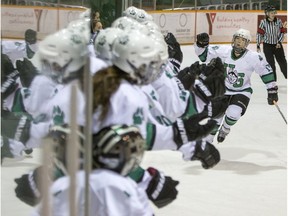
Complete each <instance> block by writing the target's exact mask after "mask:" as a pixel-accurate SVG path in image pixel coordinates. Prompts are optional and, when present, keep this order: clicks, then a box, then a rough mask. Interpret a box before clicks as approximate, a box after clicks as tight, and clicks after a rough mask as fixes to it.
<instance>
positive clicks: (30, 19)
mask: <svg viewBox="0 0 288 216" xmlns="http://www.w3.org/2000/svg"><path fill="white" fill-rule="evenodd" d="M83 11H84V9H78V8H77V9H74V8H69V9H68V8H59V9H57V8H49V7H28V6H2V8H1V19H2V21H1V24H2V26H1V27H2V28H1V36H2V38H16V39H22V38H23V36H24V32H25V31H26V29H33V30H35V31H37V37H38V39H42V38H43V37H45V36H46V35H48V34H50V33H53V32H55V31H57V30H58V29H61V28H64V27H66V26H67V24H68V23H69V22H70V21H72V20H75V19H77V18H78V17H79V15H80V13H82V12H83Z"/></svg>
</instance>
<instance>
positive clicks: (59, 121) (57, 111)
mask: <svg viewBox="0 0 288 216" xmlns="http://www.w3.org/2000/svg"><path fill="white" fill-rule="evenodd" d="M64 116H65V114H64V112H63V111H62V110H61V108H60V107H59V106H54V107H53V113H52V118H53V123H54V124H55V125H63V124H64Z"/></svg>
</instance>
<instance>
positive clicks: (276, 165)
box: [1, 44, 287, 216]
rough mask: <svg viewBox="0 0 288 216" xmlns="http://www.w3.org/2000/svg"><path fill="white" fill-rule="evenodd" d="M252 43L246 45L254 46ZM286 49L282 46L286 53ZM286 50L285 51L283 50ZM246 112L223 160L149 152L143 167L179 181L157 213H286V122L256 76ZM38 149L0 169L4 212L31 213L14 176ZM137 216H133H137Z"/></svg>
mask: <svg viewBox="0 0 288 216" xmlns="http://www.w3.org/2000/svg"><path fill="white" fill-rule="evenodd" d="M255 47H256V46H255V44H251V45H250V46H249V48H251V49H252V50H255ZM182 50H183V53H184V60H183V64H182V66H183V67H184V66H188V65H190V64H191V63H193V62H194V61H197V60H198V59H197V57H196V56H195V53H194V50H193V47H192V46H182ZM286 51H287V48H286V46H285V52H286ZM286 53H287V52H286ZM277 69H278V86H279V102H278V105H279V107H280V109H281V110H282V112H283V113H284V115H285V117H286V116H287V83H286V80H285V79H284V77H283V75H282V74H281V72H280V71H279V67H278V66H277ZM252 87H253V90H254V93H253V95H252V98H251V101H250V104H249V107H248V109H247V112H246V114H245V115H244V116H243V117H242V118H241V119H240V120H239V121H238V122H237V124H236V125H234V126H233V127H232V129H231V132H230V134H229V135H228V137H227V138H226V140H225V141H224V143H221V144H215V145H216V147H217V148H218V149H219V151H220V153H221V158H222V160H221V162H220V163H219V164H218V165H217V166H216V167H214V168H213V169H209V170H204V169H203V168H202V167H201V165H200V163H199V162H195V161H194V162H184V161H183V160H182V158H181V154H180V153H179V152H176V151H155V152H147V153H146V154H145V157H144V161H143V166H144V167H148V166H154V167H156V168H158V169H160V170H162V171H164V173H165V174H166V175H171V176H173V178H174V179H177V180H179V181H180V184H179V186H178V190H179V194H178V197H177V200H176V201H174V202H173V203H172V204H170V205H169V206H167V207H164V208H162V209H156V208H155V215H156V216H194V215H195V216H196V215H197V216H255V215H257V216H260V215H261V216H286V215H287V125H286V124H285V123H284V121H283V119H282V117H281V116H280V114H279V112H278V111H277V109H276V107H275V106H269V105H268V104H267V99H266V98H267V91H266V89H265V86H264V84H263V83H262V81H261V80H260V78H259V77H258V75H256V74H254V75H253V77H252ZM39 158H40V150H39V149H36V150H35V151H34V152H33V157H32V158H29V157H27V158H25V159H24V160H21V161H15V160H5V161H4V163H3V164H2V169H1V172H2V173H1V175H2V176H1V181H2V182H1V187H2V188H1V205H2V211H1V213H2V214H1V215H3V216H24V215H29V213H30V211H31V207H30V206H28V205H26V204H24V203H23V202H21V201H20V200H18V199H17V198H16V197H15V193H14V188H15V186H16V184H15V183H14V181H13V179H14V178H15V177H20V176H21V175H22V174H24V173H26V172H27V171H29V170H31V169H32V168H33V167H35V166H37V165H38V164H39V161H40V159H39ZM135 216H136V215H135Z"/></svg>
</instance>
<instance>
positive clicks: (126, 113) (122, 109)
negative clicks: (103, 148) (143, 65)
mask: <svg viewBox="0 0 288 216" xmlns="http://www.w3.org/2000/svg"><path fill="white" fill-rule="evenodd" d="M100 109H101V108H99V109H97V110H96V111H95V112H94V113H93V122H92V127H93V128H92V132H93V133H97V132H98V131H99V130H101V129H102V128H104V127H107V126H110V125H113V124H127V125H135V126H137V127H138V128H139V129H140V131H141V134H142V136H143V137H144V138H146V124H147V118H148V112H149V107H148V102H147V99H146V96H145V95H144V93H143V92H142V90H141V89H140V87H139V86H137V85H132V84H130V83H129V82H127V81H126V80H122V82H121V84H120V86H119V88H118V89H117V91H116V92H114V94H113V95H112V96H111V97H110V107H109V110H108V113H107V116H106V117H105V119H104V120H99V119H100V118H99V117H100V113H101V110H100Z"/></svg>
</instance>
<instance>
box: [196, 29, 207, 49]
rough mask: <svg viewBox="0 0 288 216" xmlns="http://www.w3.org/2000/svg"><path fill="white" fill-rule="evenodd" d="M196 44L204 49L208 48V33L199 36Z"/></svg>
mask: <svg viewBox="0 0 288 216" xmlns="http://www.w3.org/2000/svg"><path fill="white" fill-rule="evenodd" d="M196 44H197V46H198V47H202V48H204V47H206V46H208V45H209V35H208V34H207V33H206V32H204V33H201V34H198V35H197V41H196Z"/></svg>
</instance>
